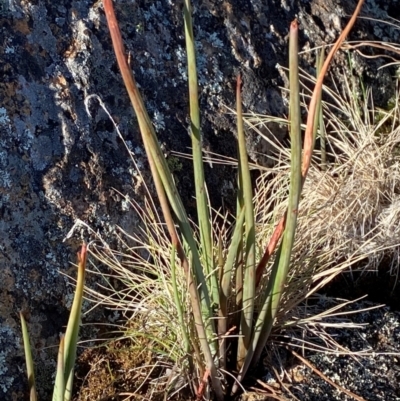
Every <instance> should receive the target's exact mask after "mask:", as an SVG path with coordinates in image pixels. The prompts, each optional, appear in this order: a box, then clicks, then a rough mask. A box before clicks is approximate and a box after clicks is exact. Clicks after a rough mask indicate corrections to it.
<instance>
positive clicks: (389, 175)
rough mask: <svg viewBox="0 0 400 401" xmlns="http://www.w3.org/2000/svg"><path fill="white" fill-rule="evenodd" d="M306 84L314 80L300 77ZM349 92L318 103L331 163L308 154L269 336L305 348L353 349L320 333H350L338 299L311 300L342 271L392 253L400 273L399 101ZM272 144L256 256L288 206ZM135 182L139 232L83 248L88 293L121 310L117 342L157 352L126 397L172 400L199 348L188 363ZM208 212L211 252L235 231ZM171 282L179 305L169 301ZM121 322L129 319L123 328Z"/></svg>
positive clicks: (254, 125) (185, 311)
mask: <svg viewBox="0 0 400 401" xmlns="http://www.w3.org/2000/svg"><path fill="white" fill-rule="evenodd" d="M303 79H304V80H311V79H312V78H311V77H309V76H306V75H303ZM346 88H347V90H346V91H345V93H344V94H342V95H339V92H340V91H339V90H337V91H332V90H330V89H328V88H327V87H325V88H324V91H325V94H326V96H325V97H326V98H327V99H329V103H328V102H324V103H323V115H324V125H325V131H326V144H327V146H326V149H327V162H326V164H322V165H321V152H320V151H316V152H315V156H314V159H315V160H314V163H313V165H312V167H311V169H310V171H309V175H308V178H307V180H306V183H305V186H304V189H303V194H302V201H301V204H300V208H299V221H298V228H297V233H296V244H295V249H294V254H293V258H292V265H291V270H290V273H289V275H290V277H289V281H288V283H287V286H286V290H285V294H284V296H283V299H282V303H281V309H280V312H279V314H278V316H277V319H276V324H275V332H277V331H279V330H281V329H285V330H287V331H288V332H290V333H291V335H296V332H298V331H297V330H296V328H299V327H300V328H301V329H302V336H303V337H302V338H303V343H305V344H306V346H307V347H309V348H314V349H315V348H316V349H320V350H322V349H323V348H321V345H320V344H315V343H312V342H309V341H308V336H307V334H306V335H304V333H309V337H310V338H311V337H315V335H320V336H321V337H322V338H323V343H324V344H325V347H326V348H331V349H335V352H343V353H348V350H342V349H340V348H338V347H337V344H335V342H334V340H333V339H332V338H330V337H329V335H328V334H327V332H326V330H325V329H326V327H327V326H329V325H332V324H335V323H332V322H333V321H334V317H335V316H336V320H335V321H336V322H337V324H339V325H342V326H343V324H344V322H346V325H351V323H350V322H349V320H348V319H347V318H346V316H343V315H338V312H339V310H340V306H341V303H340V302H339V303H338V306H337V307H335V308H331V309H330V310H324V308H323V303H322V302H314V301H312V302H310V300H312V299H315V297H316V298H318V297H317V296H314V295H313V294H315V293H316V292H317V291H318V290H320V289H322V288H323V287H324V285H326V284H327V283H329V282H330V281H331V280H332V279H333V278H334V277H336V276H337V275H338V274H340V273H341V272H343V271H349V270H350V271H353V272H354V269H355V267H354V266H356V267H357V269H362V270H363V271H364V272H366V271H370V270H374V269H376V268H377V267H378V266H379V263H380V262H381V261H382V259H383V258H384V257H385V256H388V255H389V256H390V259H391V260H393V265H392V269H391V274H394V275H398V274H399V273H398V268H397V266H398V258H399V245H400V227H399V226H398V224H396V222H398V221H399V217H400V188H399V183H400V166H399V163H400V127H399V118H400V105H399V104H398V100H397V97H396V102H395V104H394V107H393V108H392V109H391V110H389V111H384V110H377V109H376V108H374V105H373V96H372V94H371V93H370V92H369V91H366V92H365V93H361V94H359V93H357V92H356V91H355V90H353V88H352V87H351V85H350V84H349V83H346ZM245 122H246V123H247V125H248V127H249V128H250V129H254V130H257V131H259V132H260V135H262V133H261V132H262V131H264V129H270V128H271V124H275V123H276V124H278V123H279V124H287V121H285V120H282V119H280V120H277V119H276V118H273V117H268V116H257V115H247V116H246V118H245ZM261 127H264V129H261ZM266 139H267V140H268V138H266ZM317 143H318V142H317ZM272 146H275V150H276V152H275V155H276V166H275V167H274V168H272V169H263V171H262V174H261V176H260V178H259V179H258V182H257V188H256V190H255V197H254V208H255V213H256V216H257V224H258V225H257V246H258V253H259V255H261V254H262V252H263V250H264V249H265V246H266V244H267V242H268V240H269V238H270V235H271V233H272V231H273V229H274V226H275V224H276V223H277V222H278V220H279V219H280V217H281V216H282V213H283V212H284V210H285V208H286V198H287V193H288V185H289V182H288V177H289V169H290V166H289V164H290V154H289V152H288V150H287V149H285V148H283V147H282V146H279V145H276V143H275V144H272ZM131 156H132V160H133V162H135V160H134V157H133V155H131ZM233 168H234V167H233ZM138 171H139V169H138ZM135 179H136V180H139V182H135V186H136V187H137V186H138V185H140V186H141V187H142V189H143V190H144V191H145V192H146V193H147V195H146V197H145V200H144V201H143V203H142V204H139V203H137V202H135V201H130V202H131V203H130V205H131V208H132V213H136V215H137V216H139V218H140V220H141V223H142V224H141V225H140V227H138V231H137V232H136V233H127V232H124V231H123V230H122V229H121V228H119V229H118V232H119V238H118V239H119V242H120V247H119V250H118V251H116V250H112V249H110V247H109V246H108V244H107V243H106V242H104V241H102V239H101V238H99V239H98V240H97V241H95V242H93V243H91V244H90V245H89V250H90V252H91V254H92V256H93V257H94V259H95V260H94V262H93V264H92V266H93V270H92V273H94V274H98V275H100V276H101V280H102V283H103V284H102V286H101V288H99V289H98V290H96V291H94V290H90V289H87V293H88V296H89V298H91V299H92V300H94V301H95V302H96V304H97V303H99V304H102V305H104V306H106V307H110V308H112V309H116V310H118V311H119V312H120V314H121V315H120V316H121V322H122V323H121V326H119V327H118V330H119V333H120V336H121V338H127V339H129V341H130V342H131V344H132V347H133V348H135V347H136V349H137V350H138V353H139V354H138V355H141V353H143V352H144V350H143V347H144V345H143V344H146V345H145V348H146V349H147V350H149V349H150V350H151V352H152V358H151V362H150V361H149V363H148V364H145V365H143V366H142V367H135V368H134V369H136V370H140V369H142V372H145V373H142V374H138V375H137V376H135V377H136V379H135V381H134V383H133V384H132V386H131V389H130V391H129V392H128V393H126V394H127V398H126V399H130V398H129V397H131V399H135V394H139V393H142V394H143V389H146V390H145V393H146V394H147V396H149V394H150V395H151V397H152V398H151V399H157V398H158V397H160V399H163V398H164V397H165V394H168V397H170V396H172V395H173V394H176V393H178V392H179V391H180V390H181V389H183V388H186V389H189V390H190V389H191V388H192V383H195V382H196V383H197V382H198V380H199V377H201V372H198V375H197V377H194V376H193V375H191V376H189V375H188V372H189V371H190V369H189V365H188V364H189V363H192V362H190V361H189V360H188V358H187V353H188V351H189V344H191V347H194V362H196V358H197V356H196V355H199V352H200V351H199V350H198V349H196V346H197V344H196V343H194V344H193V343H191V341H190V340H191V339H190V338H187V337H186V336H185V333H184V332H182V330H181V329H180V327H181V323H182V322H183V324H185V325H186V327H189V333H190V332H191V331H193V332H194V330H195V329H194V327H193V320H192V318H191V310H190V302H189V298H188V297H189V294H188V291H187V286H186V280H185V277H184V276H183V272H182V269H181V267H180V265H179V262H178V261H175V263H176V266H175V268H173V267H171V255H172V253H173V249H172V245H171V243H170V240H169V238H168V234H167V231H166V229H165V226H164V224H163V222H162V219H161V216H160V215H159V213H158V206H157V204H156V203H155V202H154V201H153V198H152V196H151V195H150V192H149V191H148V189H147V186H146V183H145V182H144V181H143V180H142V181H141V178H140V177H136V178H135ZM212 215H213V216H214V217H213V218H214V219H216V220H215V224H213V225H212V227H214V229H215V232H214V247H215V248H214V249H218V243H219V241H221V243H222V244H227V243H228V242H229V238H230V235H231V231H232V230H231V225H230V223H229V220H230V219H229V218H228V217H229V216H225V215H223V214H222V213H220V212H217V211H213V213H212ZM216 221H218V223H217V222H216ZM223 249H226V247H223ZM272 260H273V259H272ZM271 263H272V262H271ZM105 267H106V268H105ZM270 269H271V266H269V268H268V270H267V271H266V272H265V275H264V276H265V277H267V276H268V274H269V271H270ZM352 269H353V270H352ZM175 285H176V286H177V287H178V289H179V291H178V293H179V294H180V299H176V296H175V295H174V294H175V291H174V286H175ZM233 295H234V294H233ZM310 297H311V298H310ZM313 297H314V298H313ZM126 319H128V321H130V322H133V323H131V324H129V323H128V324H126V323H125V322H126ZM344 319H345V320H344ZM346 319H347V320H346ZM189 336H190V334H189ZM272 340H273V338H272ZM191 352H193V351H191ZM199 359H200V358H199ZM194 365H195V366H196V365H197V364H196V363H194ZM160 367H161V368H162V369H160ZM154 369H156V371H157V377H156V378H155V377H154V374H152V372H154V371H155V370H154ZM195 376H196V375H195ZM166 390H167V392H166Z"/></svg>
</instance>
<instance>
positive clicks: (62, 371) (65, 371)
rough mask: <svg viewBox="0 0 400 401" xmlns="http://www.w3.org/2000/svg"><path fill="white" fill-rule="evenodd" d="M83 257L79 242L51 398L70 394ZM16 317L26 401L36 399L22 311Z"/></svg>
mask: <svg viewBox="0 0 400 401" xmlns="http://www.w3.org/2000/svg"><path fill="white" fill-rule="evenodd" d="M86 256H87V249H86V245H85V244H83V245H82V248H81V251H80V252H78V277H77V282H76V289H75V296H74V301H73V303H72V307H71V312H70V315H69V320H68V325H67V330H66V332H65V335H64V336H62V337H61V340H60V347H59V350H58V359H57V375H56V381H55V385H54V392H53V401H69V400H71V397H72V385H73V379H74V367H75V358H76V349H77V343H78V332H79V325H80V320H81V309H82V300H83V289H84V285H85V270H86ZM20 318H21V326H22V336H23V341H24V350H25V360H26V367H27V374H28V385H29V394H30V401H36V400H37V399H38V398H37V391H36V382H35V373H34V364H33V357H32V350H31V346H30V342H29V334H28V328H27V324H26V321H25V318H24V315H23V314H22V313H20Z"/></svg>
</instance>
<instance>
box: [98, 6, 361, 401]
mask: <svg viewBox="0 0 400 401" xmlns="http://www.w3.org/2000/svg"><path fill="white" fill-rule="evenodd" d="M103 3H104V8H105V12H106V16H107V20H108V24H109V28H110V32H111V38H112V41H113V46H114V50H115V53H116V56H117V60H118V64H119V67H120V70H121V73H122V77H123V79H124V83H125V86H126V88H127V91H128V94H129V97H130V100H131V102H132V105H133V107H134V109H135V112H136V115H137V118H138V121H139V127H140V131H141V134H142V138H143V143H144V148H145V150H146V154H147V157H148V161H149V166H150V170H151V173H152V176H153V181H154V186H155V189H156V192H157V195H158V201H159V203H160V208H161V214H162V217H161V215H160V212H159V210H160V209H159V207H158V206H157V205H156V204H155V203H154V201H153V198H152V197H151V196H150V194H149V196H148V197H147V198H146V199H145V202H144V205H139V204H138V203H135V202H132V207H133V208H134V209H135V211H136V212H137V213H138V215H139V216H141V219H142V222H143V227H142V228H141V232H140V233H138V234H129V233H126V232H123V231H122V230H121V236H120V241H121V244H122V245H123V248H124V250H123V251H119V252H117V251H113V250H111V249H110V248H109V247H108V246H107V244H105V243H102V244H97V245H93V246H92V247H91V252H92V254H93V255H94V256H95V257H96V258H97V259H98V260H99V261H101V262H103V263H104V264H106V265H107V266H108V267H109V268H111V271H112V273H111V275H110V276H107V275H105V274H104V273H103V274H102V276H103V279H104V280H106V281H105V282H106V285H105V287H106V288H108V290H111V292H109V293H106V294H104V293H95V292H91V293H92V295H93V296H95V297H97V299H100V301H101V302H102V303H103V304H106V305H107V304H108V305H111V306H113V307H117V308H119V309H122V310H124V311H125V314H126V316H127V317H128V318H129V320H130V321H132V322H140V325H139V327H138V325H137V324H133V328H134V329H133V330H131V331H130V330H129V329H128V328H127V329H126V332H125V336H129V337H130V338H131V339H132V341H133V342H137V343H140V342H141V341H142V339H143V338H145V339H146V341H148V343H147V344H149V346H150V348H151V349H152V351H153V353H154V358H153V360H152V363H153V365H152V366H147V367H141V369H144V370H145V371H147V373H146V378H147V382H146V378H144V380H143V382H142V383H140V382H137V385H136V386H135V385H134V386H133V387H135V388H134V390H133V392H134V391H136V392H138V391H139V390H140V388H141V387H142V386H143V383H144V382H146V383H147V384H146V387H147V388H148V384H149V382H152V383H153V384H154V383H156V384H154V386H153V387H151V386H150V389H149V388H148V391H147V396H148V395H149V394H151V396H152V397H153V396H155V394H154V392H158V391H160V388H161V389H162V390H161V392H162V394H169V395H172V394H173V393H176V392H179V391H180V389H181V388H182V387H189V388H190V389H191V390H192V391H193V393H194V394H196V396H197V398H198V399H201V398H202V397H205V398H206V399H210V398H211V397H215V399H217V400H218V401H220V400H221V401H222V400H223V399H224V398H225V397H226V396H229V395H231V394H232V395H234V394H236V393H237V392H238V391H239V390H240V387H241V383H242V381H243V379H244V377H245V376H246V373H247V372H248V370H249V368H250V367H251V366H255V365H256V364H257V363H258V361H259V359H260V356H261V354H262V352H263V350H264V347H265V345H266V342H267V340H268V338H269V336H270V334H271V331H272V328H273V327H274V326H275V327H276V324H277V322H279V324H281V325H284V324H286V323H287V322H288V321H289V319H290V317H293V316H292V313H293V311H295V310H296V307H297V306H298V305H299V304H300V303H301V302H302V301H303V300H304V299H306V298H307V296H309V295H310V294H312V293H313V292H315V291H316V290H317V289H318V288H320V287H321V285H322V284H323V282H327V281H329V280H330V279H332V277H334V276H335V275H336V274H337V272H338V271H339V270H338V269H336V270H334V271H332V270H328V271H326V270H323V269H322V267H321V266H317V265H316V264H314V263H306V261H307V260H312V255H313V252H314V251H315V250H317V249H318V247H319V242H318V241H315V243H312V244H311V245H312V246H313V248H312V249H308V250H307V253H306V254H300V255H299V254H298V243H296V242H295V231H296V226H297V223H298V218H299V215H300V213H301V211H300V207H301V204H300V194H301V192H302V189H303V187H304V185H305V183H306V177H307V175H308V172H309V170H310V165H311V159H312V154H313V149H314V142H315V137H316V133H317V127H318V123H317V121H318V119H317V116H318V111H319V109H321V92H322V84H323V78H324V76H325V74H326V71H327V69H328V66H329V64H330V62H331V60H332V58H333V56H334V54H335V52H336V51H337V50H338V48H339V47H340V45H341V43H342V42H343V40H344V39H345V37H346V35H347V34H348V32H349V31H350V29H351V27H352V25H353V24H354V22H355V19H356V16H357V13H358V12H359V10H360V8H361V5H362V3H363V1H360V2H359V4H358V6H357V9H356V11H355V13H354V15H353V16H352V18H351V20H350V22H349V24H348V25H347V27H346V28H345V30H344V31H343V33H342V34H341V36H340V38H339V39H338V41H337V42H336V43H335V45H334V46H333V47H332V49H331V51H330V52H329V54H328V55H327V58H326V60H325V62H324V63H323V64H322V63H321V67H320V72H319V75H318V78H317V81H316V84H315V89H314V92H313V94H312V97H311V101H310V105H309V109H308V119H307V124H306V126H305V134H304V147H303V150H302V146H301V142H302V141H301V110H300V108H301V105H300V81H299V68H298V48H297V34H298V25H297V22H296V21H294V22H293V23H292V24H291V27H290V35H289V36H290V44H289V55H290V59H289V77H290V108H289V110H290V123H289V132H290V140H291V151H290V158H289V157H288V158H286V159H285V160H284V162H285V163H286V167H287V169H286V171H285V175H284V176H283V175H281V182H280V186H277V187H274V188H271V187H269V188H268V185H267V186H266V185H265V182H263V181H260V183H261V184H262V185H264V186H262V187H258V188H256V193H255V196H253V188H252V183H251V180H250V167H249V162H248V159H247V153H246V146H245V136H244V128H243V116H242V108H241V91H240V85H241V81H240V77H238V81H237V92H236V99H237V104H236V113H237V127H238V145H239V161H238V199H237V211H236V216H233V221H234V223H232V218H231V217H232V216H226V215H223V214H222V213H221V212H218V211H215V210H213V209H212V207H211V205H210V204H209V200H208V197H207V187H206V180H205V176H204V168H203V155H202V141H201V132H200V110H199V103H198V82H197V73H196V57H195V46H194V34H193V27H192V18H191V6H190V2H189V1H188V0H185V1H184V24H185V38H186V51H187V59H188V82H189V98H190V105H189V106H190V120H191V125H190V136H191V139H192V158H193V166H194V182H195V188H196V206H197V218H198V224H197V225H195V224H194V223H193V222H191V221H190V220H189V219H188V216H187V213H186V210H185V208H184V206H183V203H182V200H181V198H180V196H179V194H178V191H177V189H176V186H175V183H174V179H173V177H172V174H171V172H170V169H169V166H168V163H167V160H166V159H165V157H164V154H163V152H162V150H161V147H160V144H159V142H158V140H157V137H156V134H155V132H154V129H153V126H152V124H151V121H150V118H149V116H148V114H147V111H146V109H145V107H144V103H143V100H142V98H141V95H140V93H139V90H138V88H137V85H136V82H135V80H134V77H133V75H132V72H131V69H130V67H129V66H128V64H127V59H126V55H125V51H124V47H123V44H122V39H121V34H120V31H119V28H118V23H117V20H116V17H115V14H114V10H113V7H112V2H111V1H110V0H104V1H103ZM278 175H279V174H278ZM282 177H283V179H282ZM263 191H268V194H269V195H270V194H271V193H272V194H273V197H272V199H273V200H272V201H271V204H269V205H268V204H266V203H265V201H264V200H263V199H264V198H263V197H264V195H265V192H263ZM276 191H278V193H276ZM283 197H285V200H284V201H283ZM286 197H287V198H286ZM268 199H271V198H270V197H268ZM270 206H272V208H271V207H270ZM263 208H264V212H266V211H269V212H270V211H271V210H273V212H270V213H272V214H270V215H267V214H265V213H264V214H262V212H260V210H261V209H263ZM217 220H218V221H219V222H220V221H221V220H222V222H223V223H222V224H221V223H218V224H215V222H216V221H217ZM260 225H262V226H265V227H268V228H264V227H261V229H260ZM267 235H269V238H270V240H269V241H266V240H265V238H266V236H267ZM272 256H274V260H273V261H272ZM293 256H295V258H294V257H293ZM115 278H117V279H118V280H119V281H120V282H122V283H123V284H124V287H123V288H122V289H118V290H116V288H115V286H114V282H115ZM128 326H129V325H128ZM161 365H163V366H164V368H165V369H164V370H163V374H158V377H157V378H152V380H149V378H151V377H152V373H151V372H152V371H153V370H154V369H156V368H157V369H158V367H159V366H161ZM166 366H168V368H167V367H166ZM160 382H162V383H164V385H163V386H161V387H160V386H159V384H160Z"/></svg>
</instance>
